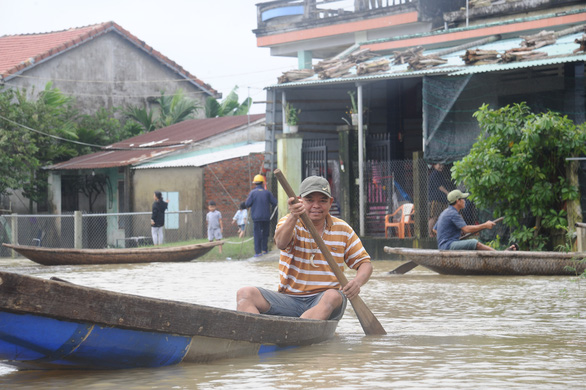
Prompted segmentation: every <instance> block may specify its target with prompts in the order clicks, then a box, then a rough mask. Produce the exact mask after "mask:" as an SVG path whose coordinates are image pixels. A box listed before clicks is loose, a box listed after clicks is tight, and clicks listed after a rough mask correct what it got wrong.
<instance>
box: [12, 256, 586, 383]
mask: <svg viewBox="0 0 586 390" xmlns="http://www.w3.org/2000/svg"><path fill="white" fill-rule="evenodd" d="M398 265H399V263H397V262H391V261H377V262H375V273H374V275H373V278H372V279H371V281H370V282H369V283H368V284H367V285H366V286H365V288H364V289H363V292H362V294H361V296H362V298H363V300H364V301H365V302H366V304H367V305H368V307H369V308H370V309H371V310H372V311H373V312H374V314H375V315H376V316H377V318H378V319H379V321H380V322H381V323H382V325H383V326H384V327H385V329H386V330H387V332H388V335H387V336H382V337H379V336H376V337H375V336H370V337H366V336H364V333H363V331H362V328H361V327H360V324H359V322H358V320H357V319H356V317H355V314H354V312H353V310H352V309H351V307H350V306H349V309H348V310H347V311H346V315H345V316H344V318H343V319H342V321H341V322H340V324H339V326H338V330H337V335H336V337H335V338H334V339H332V340H330V341H328V342H325V343H322V344H319V345H313V346H309V347H302V348H297V349H293V350H288V351H281V352H279V353H276V354H273V355H264V356H263V357H258V356H255V357H246V358H239V359H230V360H223V361H218V362H214V363H210V364H201V365H196V364H182V365H178V366H173V367H166V368H159V369H136V370H121V371H105V372H96V371H73V372H71V371H16V370H14V369H13V368H11V367H9V366H5V365H1V364H0V387H2V388H31V389H32V388H60V389H74V388H75V389H77V388H84V389H111V388H125V389H144V388H153V389H210V388H223V389H252V388H255V389H308V388H332V389H334V388H336V389H340V388H344V389H373V388H400V389H429V388H433V389H456V388H466V389H470V388H475V389H478V388H482V389H496V388H507V389H527V388H531V389H548V390H551V389H568V388H584V386H585V383H586V370H585V368H584V366H585V363H586V332H585V330H586V281H582V282H581V283H579V282H576V278H571V277H463V276H458V277H456V276H441V275H437V274H435V273H432V272H431V271H426V270H425V269H419V268H417V269H415V270H413V271H411V272H410V273H408V274H406V275H389V274H388V271H389V270H391V269H393V268H395V267H396V266H398ZM0 267H1V268H2V269H4V270H7V271H11V272H21V273H24V274H28V275H35V276H40V277H45V278H49V277H51V276H58V277H60V278H63V279H66V280H69V281H71V282H74V283H77V284H82V285H87V286H92V287H99V288H106V289H110V290H114V291H120V292H127V293H133V294H139V295H145V296H152V297H158V298H167V299H173V300H180V301H187V302H193V303H200V304H206V305H210V306H217V307H222V308H228V309H234V308H235V295H236V290H237V289H238V288H239V287H240V286H243V285H256V286H263V287H267V288H272V289H274V288H276V284H277V268H276V267H277V264H276V261H274V260H273V261H267V260H260V261H258V260H256V261H253V260H249V261H218V262H197V261H195V262H191V263H177V264H144V265H120V266H81V267H71V266H63V267H43V266H39V265H36V264H35V263H33V262H31V261H28V260H24V259H16V260H11V259H0ZM347 275H348V277H352V272H348V273H347Z"/></svg>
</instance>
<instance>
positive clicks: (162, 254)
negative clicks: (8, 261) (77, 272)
mask: <svg viewBox="0 0 586 390" xmlns="http://www.w3.org/2000/svg"><path fill="white" fill-rule="evenodd" d="M223 243H224V241H213V242H205V243H202V244H192V245H183V246H169V247H166V246H153V247H144V248H116V249H73V248H45V247H39V246H27V245H12V244H2V245H4V246H5V247H7V248H10V249H13V250H15V251H16V252H18V253H20V254H21V255H23V256H24V257H26V258H27V259H29V260H32V261H34V262H35V263H39V264H42V265H88V264H127V263H173V262H184V261H191V260H194V259H197V258H198V257H200V256H203V255H205V254H206V253H208V252H209V251H210V250H211V249H212V248H213V247H215V246H217V245H222V244H223Z"/></svg>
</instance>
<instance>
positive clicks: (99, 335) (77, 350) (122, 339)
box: [0, 271, 338, 369]
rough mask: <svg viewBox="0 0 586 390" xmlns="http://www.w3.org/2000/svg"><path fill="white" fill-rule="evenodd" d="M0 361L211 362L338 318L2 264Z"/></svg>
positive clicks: (300, 337) (296, 336)
mask: <svg viewBox="0 0 586 390" xmlns="http://www.w3.org/2000/svg"><path fill="white" fill-rule="evenodd" d="M0 296H1V297H2V299H1V300H0V361H2V363H5V364H9V365H13V366H15V367H18V368H25V369H63V368H83V369H121V368H134V367H160V366H167V365H172V364H177V363H180V362H194V363H201V362H208V361H212V360H216V359H223V358H232V357H238V356H244V355H251V354H252V355H254V354H259V353H264V352H269V351H275V350H276V349H281V348H289V347H292V346H302V345H309V344H314V343H319V342H321V341H324V340H327V339H329V338H331V337H333V335H334V332H335V330H336V327H337V324H338V322H337V321H318V320H306V319H301V318H293V317H281V316H269V315H262V314H248V313H243V312H238V311H234V310H227V309H220V308H214V307H209V306H202V305H196V304H189V303H184V302H176V301H170V300H164V299H156V298H147V297H141V296H136V295H130V294H121V293H116V292H112V291H107V290H100V289H95V288H89V287H83V286H79V285H75V284H72V283H68V282H65V281H60V280H48V279H41V278H37V277H31V276H24V275H20V274H16V273H10V272H3V271H0Z"/></svg>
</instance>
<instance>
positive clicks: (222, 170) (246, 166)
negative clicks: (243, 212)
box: [203, 153, 264, 237]
mask: <svg viewBox="0 0 586 390" xmlns="http://www.w3.org/2000/svg"><path fill="white" fill-rule="evenodd" d="M263 164H264V155H263V154H262V153H254V154H251V155H249V156H247V157H238V158H233V159H230V160H225V161H220V162H218V163H215V164H210V165H208V166H206V167H205V169H204V196H205V199H204V202H203V204H204V207H205V208H206V209H205V212H207V204H208V202H209V201H210V200H213V201H215V202H216V208H217V209H218V211H220V212H221V213H222V223H223V225H224V237H230V236H235V235H236V234H237V230H238V228H237V227H236V225H233V224H232V217H234V214H235V213H236V211H238V207H239V205H240V203H241V202H244V201H245V200H246V198H247V197H248V194H249V193H250V191H251V190H252V189H253V188H254V185H253V184H252V179H253V178H254V176H255V175H256V174H258V173H259V172H260V170H261V169H262V168H263ZM204 214H205V213H204Z"/></svg>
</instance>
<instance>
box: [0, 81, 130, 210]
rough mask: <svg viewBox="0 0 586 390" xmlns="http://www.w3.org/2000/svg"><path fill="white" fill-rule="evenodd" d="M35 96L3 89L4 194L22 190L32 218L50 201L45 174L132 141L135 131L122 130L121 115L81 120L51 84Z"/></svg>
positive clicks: (0, 145) (105, 113)
mask: <svg viewBox="0 0 586 390" xmlns="http://www.w3.org/2000/svg"><path fill="white" fill-rule="evenodd" d="M34 92H35V91H34V90H31V91H30V93H29V91H27V89H22V90H18V89H8V88H7V89H0V116H1V117H2V118H0V150H2V153H0V194H8V193H9V192H10V190H23V195H24V196H25V197H26V198H28V199H29V209H30V210H31V212H32V206H33V203H34V202H37V203H42V202H44V201H45V200H46V192H47V172H46V171H45V170H43V169H42V168H43V167H45V166H48V165H51V164H54V163H58V162H61V161H65V160H68V159H70V158H72V157H75V156H77V155H79V154H86V153H90V152H93V151H94V149H93V148H91V147H89V146H83V145H79V144H76V143H73V142H67V141H66V140H68V139H69V140H72V141H78V142H83V143H87V144H94V145H108V144H110V143H113V142H116V141H119V140H121V139H124V138H126V137H127V136H130V135H133V133H132V132H131V131H133V130H134V131H135V130H136V127H135V126H133V125H126V126H124V127H122V126H121V124H120V123H119V121H118V120H117V119H115V117H114V113H115V112H116V109H112V110H106V109H104V108H100V109H99V110H98V111H97V112H96V114H93V115H81V116H80V115H78V113H77V111H76V110H75V109H74V106H73V103H74V101H73V100H72V99H71V98H69V97H68V96H66V95H65V94H63V93H62V92H61V91H59V90H58V89H57V88H53V85H52V83H47V84H46V86H45V89H44V90H43V91H41V92H40V93H39V94H38V96H37V97H36V99H35V98H34V96H35V93H34Z"/></svg>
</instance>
